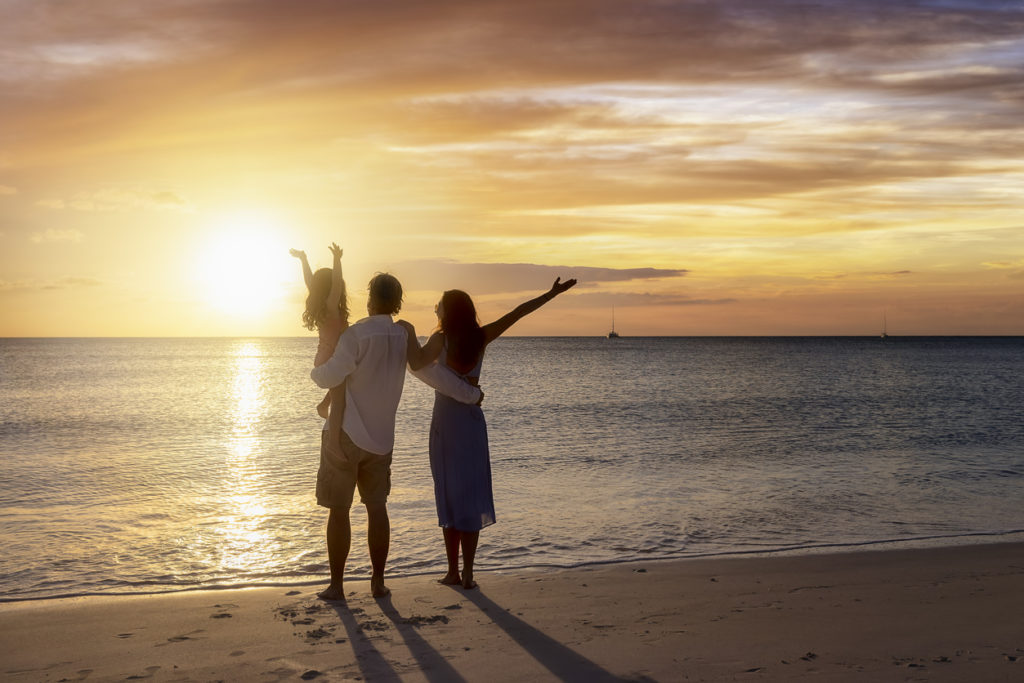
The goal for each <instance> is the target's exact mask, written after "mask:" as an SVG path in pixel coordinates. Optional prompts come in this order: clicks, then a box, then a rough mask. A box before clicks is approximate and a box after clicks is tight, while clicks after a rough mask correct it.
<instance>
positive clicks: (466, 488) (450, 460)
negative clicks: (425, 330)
mask: <svg viewBox="0 0 1024 683" xmlns="http://www.w3.org/2000/svg"><path fill="white" fill-rule="evenodd" d="M438 362H439V363H441V364H444V362H445V356H444V352H443V351H442V353H441V358H440V359H438ZM482 363H483V359H482V358H481V360H480V363H477V366H476V367H475V368H473V370H472V371H471V372H470V373H469V374H468V375H464V377H479V376H480V367H481V365H482ZM430 472H431V474H432V475H433V477H434V501H435V502H436V503H437V523H438V525H439V526H442V527H446V528H453V529H458V530H459V531H479V530H480V529H482V528H484V527H485V526H490V525H491V524H494V522H495V517H494V494H493V492H492V489H491V455H490V451H489V450H488V448H487V422H485V421H484V413H483V411H482V410H481V409H480V406H476V405H469V404H467V403H460V402H458V401H456V400H455V399H453V398H450V397H448V396H445V395H443V394H440V393H436V392H435V394H434V414H433V416H432V417H431V420H430Z"/></svg>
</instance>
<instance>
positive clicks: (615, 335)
mask: <svg viewBox="0 0 1024 683" xmlns="http://www.w3.org/2000/svg"><path fill="white" fill-rule="evenodd" d="M608 338H609V339H618V338H619V333H618V332H616V331H615V307H614V306H612V331H611V332H609V333H608Z"/></svg>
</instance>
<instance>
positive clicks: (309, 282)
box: [288, 249, 313, 290]
mask: <svg viewBox="0 0 1024 683" xmlns="http://www.w3.org/2000/svg"><path fill="white" fill-rule="evenodd" d="M288 253H289V254H291V255H292V256H294V257H295V258H297V259H299V261H300V262H301V263H302V279H303V280H305V281H306V289H307V290H308V289H310V288H311V287H312V286H313V271H312V270H310V269H309V261H308V260H307V259H306V252H304V251H302V250H301V249H289V250H288Z"/></svg>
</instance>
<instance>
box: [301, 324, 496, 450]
mask: <svg viewBox="0 0 1024 683" xmlns="http://www.w3.org/2000/svg"><path fill="white" fill-rule="evenodd" d="M407 335H408V333H407V332H406V330H405V328H404V327H402V326H401V325H399V324H397V323H395V322H394V321H393V320H392V319H391V316H390V315H386V314H382V315H372V316H370V317H368V318H363V319H362V320H359V321H357V322H355V323H354V324H352V325H351V326H349V328H348V329H347V330H345V332H344V334H342V335H341V338H340V339H339V340H338V346H337V347H336V348H335V349H334V355H333V356H331V358H330V359H329V360H328V361H327V362H326V363H324V364H323V365H320V366H317V367H315V368H313V371H312V372H311V373H310V377H311V378H312V379H313V381H314V382H316V383H317V385H318V386H321V387H323V388H325V389H327V388H330V387H336V386H338V385H339V384H341V383H342V382H345V381H346V380H348V381H347V382H346V383H345V414H344V417H343V419H342V429H344V430H345V433H346V434H348V436H349V438H350V439H352V442H353V443H355V445H357V446H359V447H360V448H362V449H364V450H367V451H370V452H371V453H378V454H381V455H383V454H385V453H390V452H391V451H392V450H393V449H394V447H395V413H396V412H397V411H398V403H399V401H400V400H401V398H402V389H403V388H404V386H405V366H406V352H407V348H408V336H407ZM414 374H415V375H416V376H417V377H419V378H420V380H422V381H423V382H425V383H426V384H429V385H430V386H432V387H434V388H435V389H437V390H438V391H439V392H441V393H442V394H445V395H447V396H450V397H452V398H454V399H455V400H457V401H461V402H462V403H476V402H478V401H479V400H480V390H479V389H478V388H477V387H474V386H473V385H471V384H469V383H468V382H466V381H464V380H462V379H461V378H459V377H458V376H457V375H456V374H455V373H453V372H450V371H448V370H447V368H441V367H439V366H437V365H436V364H435V365H434V366H432V367H430V368H424V369H423V370H420V371H418V372H416V373H414ZM325 428H326V427H325Z"/></svg>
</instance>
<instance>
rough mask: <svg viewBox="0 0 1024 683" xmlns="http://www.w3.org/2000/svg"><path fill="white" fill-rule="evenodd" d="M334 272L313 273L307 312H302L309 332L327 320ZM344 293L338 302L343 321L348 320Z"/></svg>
mask: <svg viewBox="0 0 1024 683" xmlns="http://www.w3.org/2000/svg"><path fill="white" fill-rule="evenodd" d="M332 276H333V271H332V270H331V269H330V268H320V269H319V270H317V271H316V272H315V273H313V280H312V282H310V284H309V296H307V297H306V310H304V311H303V312H302V324H303V325H304V326H305V327H306V329H307V330H315V329H317V328H319V327H320V325H322V324H323V323H324V321H325V320H326V319H327V295H328V294H330V293H331V277H332ZM345 299H346V297H345V295H344V293H343V294H342V297H341V300H340V301H338V315H340V316H341V319H342V320H343V321H347V320H348V302H347V301H346V300H345Z"/></svg>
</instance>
